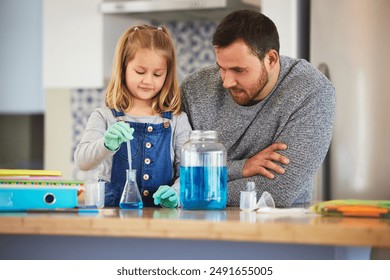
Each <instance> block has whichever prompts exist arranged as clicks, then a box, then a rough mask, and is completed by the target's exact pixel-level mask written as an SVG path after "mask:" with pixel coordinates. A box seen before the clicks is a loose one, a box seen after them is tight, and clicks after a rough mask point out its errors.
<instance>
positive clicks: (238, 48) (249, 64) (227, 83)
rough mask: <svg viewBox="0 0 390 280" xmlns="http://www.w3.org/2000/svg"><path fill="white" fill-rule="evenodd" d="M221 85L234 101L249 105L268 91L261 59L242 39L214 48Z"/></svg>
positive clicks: (265, 70) (266, 76) (266, 74)
mask: <svg viewBox="0 0 390 280" xmlns="http://www.w3.org/2000/svg"><path fill="white" fill-rule="evenodd" d="M215 54H216V59H217V65H218V66H219V68H220V73H221V78H222V81H223V87H224V88H226V89H228V90H229V92H230V94H231V95H232V98H233V99H234V101H235V102H236V103H237V104H239V105H242V106H250V105H254V104H256V103H258V102H259V101H261V100H262V99H263V98H264V97H265V96H266V95H267V94H268V92H267V93H266V92H263V89H264V87H265V86H266V85H267V84H268V72H267V69H266V67H265V65H264V62H263V61H260V59H259V58H258V57H257V56H255V55H254V54H253V53H251V51H250V49H249V48H248V46H247V45H246V44H245V43H244V42H243V41H240V40H238V41H235V42H234V43H232V44H231V45H229V46H227V47H224V48H218V47H217V48H215Z"/></svg>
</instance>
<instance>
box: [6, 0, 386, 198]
mask: <svg viewBox="0 0 390 280" xmlns="http://www.w3.org/2000/svg"><path fill="white" fill-rule="evenodd" d="M242 8H246V9H253V10H256V11H261V12H263V13H264V14H266V15H267V16H269V17H270V18H271V19H272V20H273V21H274V22H275V23H276V25H277V27H278V30H279V33H280V40H281V54H282V55H288V56H291V57H297V58H304V59H307V60H309V61H311V62H312V63H313V64H314V65H315V66H316V67H318V68H319V69H320V70H321V71H323V72H324V73H325V74H327V75H328V77H329V78H330V79H331V80H332V81H333V83H334V85H335V87H336V91H337V116H336V123H335V136H334V140H333V142H332V146H331V150H330V153H329V156H328V158H327V159H326V161H325V163H324V165H323V167H322V168H321V170H320V171H319V173H318V175H317V176H316V179H315V182H314V183H315V189H314V199H315V200H322V199H329V198H352V197H353V198H367V199H368V198H371V199H390V191H389V189H390V188H389V179H390V177H389V175H387V173H388V172H386V168H387V166H389V165H390V159H389V158H390V157H389V155H390V151H389V148H388V145H387V144H388V143H389V140H390V139H389V138H390V126H389V125H388V124H387V121H385V120H386V119H387V117H386V116H387V105H390V98H389V94H388V93H389V92H388V91H389V90H388V89H387V88H386V87H385V86H384V84H385V81H386V76H385V75H386V74H387V73H388V71H387V68H386V67H387V65H390V60H389V54H388V50H389V49H390V48H389V47H390V38H389V36H390V35H389V34H390V33H389V32H388V26H390V19H389V18H390V17H389V16H388V14H389V13H390V1H386V0H235V1H229V0H208V1H202V0H195V1H188V0H141V1H132V0H128V1H115V2H114V1H107V0H105V1H103V0H83V1H78V0H67V1H62V0H0V38H1V39H0V61H1V63H0V131H1V132H0V168H19V169H22V168H27V169H55V170H61V171H62V172H63V177H64V178H68V179H77V180H84V179H86V177H94V176H96V171H94V172H91V173H83V172H80V171H79V170H77V168H75V166H74V164H73V152H74V150H75V148H76V146H77V144H78V142H79V141H80V139H81V135H82V132H83V129H84V127H85V125H86V121H87V119H88V117H89V115H90V113H91V112H92V111H93V109H94V108H96V107H99V106H102V104H103V99H104V90H105V85H106V84H107V81H108V79H109V78H110V74H111V67H112V60H113V55H114V49H115V45H116V43H117V41H118V38H119V36H120V35H121V34H122V33H123V31H124V30H125V29H127V28H128V27H129V26H132V25H139V24H145V23H146V24H153V25H156V26H158V25H165V26H167V27H168V29H169V30H170V32H171V33H172V35H173V37H174V40H175V44H176V52H177V56H178V65H177V66H178V72H179V78H180V80H182V79H183V78H184V77H185V76H186V75H187V74H189V73H192V72H194V71H196V70H199V69H200V68H201V67H203V66H206V65H210V64H213V63H215V57H214V49H213V46H212V45H211V38H212V35H213V33H214V30H215V27H216V25H217V24H218V22H219V21H220V20H221V19H222V18H223V17H224V16H225V15H226V14H228V13H229V12H230V11H232V10H235V9H242Z"/></svg>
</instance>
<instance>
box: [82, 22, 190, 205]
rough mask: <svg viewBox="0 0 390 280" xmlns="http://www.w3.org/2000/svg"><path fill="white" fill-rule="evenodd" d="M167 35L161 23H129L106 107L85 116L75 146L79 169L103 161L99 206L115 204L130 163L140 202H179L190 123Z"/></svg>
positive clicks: (166, 203) (92, 166) (121, 39)
mask: <svg viewBox="0 0 390 280" xmlns="http://www.w3.org/2000/svg"><path fill="white" fill-rule="evenodd" d="M175 67H176V59H175V50H174V45H173V41H172V39H171V37H170V35H169V32H168V30H167V29H166V28H164V27H158V28H156V27H153V26H148V25H142V26H136V27H131V28H129V29H128V30H127V31H126V32H125V33H124V34H123V35H122V36H121V38H120V39H119V42H118V45H117V48H116V51H115V58H114V65H113V73H112V77H111V81H110V83H109V85H108V87H107V90H106V97H105V103H106V107H103V108H99V109H96V110H95V111H94V112H93V113H92V114H91V116H90V118H89V120H88V123H87V127H86V129H85V132H84V135H83V137H82V139H81V141H80V143H79V145H78V146H77V149H76V151H75V162H76V164H77V166H78V167H79V168H80V169H81V170H84V171H86V170H91V169H94V168H96V167H97V166H98V165H99V164H101V163H103V170H102V172H101V174H99V179H100V180H104V181H106V192H105V206H118V205H119V201H120V198H121V195H122V191H123V187H124V185H125V182H126V169H129V164H128V158H127V147H126V142H127V141H129V140H131V141H130V145H131V149H130V150H131V154H132V160H131V162H132V169H136V170H137V177H136V179H137V184H138V187H139V189H140V193H141V197H142V200H143V204H144V206H155V205H160V204H161V205H162V206H164V207H176V206H178V205H179V187H180V185H179V184H180V180H179V171H180V151H181V147H182V145H183V144H184V143H185V142H186V141H187V140H188V138H189V132H190V130H191V126H190V124H189V122H188V118H187V115H186V114H185V113H184V112H181V98H180V92H179V87H178V83H177V80H176V68H175Z"/></svg>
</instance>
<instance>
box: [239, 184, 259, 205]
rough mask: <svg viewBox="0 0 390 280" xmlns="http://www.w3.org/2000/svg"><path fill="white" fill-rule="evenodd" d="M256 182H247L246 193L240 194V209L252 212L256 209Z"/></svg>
mask: <svg viewBox="0 0 390 280" xmlns="http://www.w3.org/2000/svg"><path fill="white" fill-rule="evenodd" d="M255 189H256V186H255V182H247V183H246V186H245V191H241V192H240V209H241V210H245V211H252V210H255V209H256V204H257V197H256V190H255Z"/></svg>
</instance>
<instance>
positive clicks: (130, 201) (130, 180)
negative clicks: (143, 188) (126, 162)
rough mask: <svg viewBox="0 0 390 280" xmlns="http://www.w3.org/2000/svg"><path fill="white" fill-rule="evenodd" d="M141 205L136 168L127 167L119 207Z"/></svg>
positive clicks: (134, 207) (139, 206)
mask: <svg viewBox="0 0 390 280" xmlns="http://www.w3.org/2000/svg"><path fill="white" fill-rule="evenodd" d="M143 206H144V204H143V202H142V198H141V193H140V192H139V189H138V185H137V180H136V170H135V169H130V170H129V169H127V170H126V184H125V187H124V188H123V192H122V196H121V200H120V202H119V207H120V208H121V209H141V208H142V207H143Z"/></svg>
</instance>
